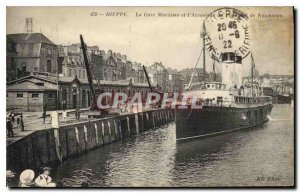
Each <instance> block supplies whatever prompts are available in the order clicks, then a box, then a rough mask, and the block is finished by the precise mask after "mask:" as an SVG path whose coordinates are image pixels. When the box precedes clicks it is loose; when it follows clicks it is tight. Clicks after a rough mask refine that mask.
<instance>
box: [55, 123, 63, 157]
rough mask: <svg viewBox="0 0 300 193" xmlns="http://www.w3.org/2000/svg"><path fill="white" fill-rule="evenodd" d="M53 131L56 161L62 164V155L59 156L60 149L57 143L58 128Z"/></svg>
mask: <svg viewBox="0 0 300 193" xmlns="http://www.w3.org/2000/svg"><path fill="white" fill-rule="evenodd" d="M53 131H54V140H55V150H56V155H57V157H58V160H59V161H60V162H62V155H61V147H60V141H59V131H58V128H55V129H54V130H53Z"/></svg>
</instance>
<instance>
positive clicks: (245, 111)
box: [175, 105, 273, 141]
mask: <svg viewBox="0 0 300 193" xmlns="http://www.w3.org/2000/svg"><path fill="white" fill-rule="evenodd" d="M272 107H273V106H272V105H265V106H257V107H248V108H234V107H219V106H203V108H202V109H192V110H190V109H176V110H175V122H176V140H177V141H182V140H187V139H192V138H199V137H206V136H211V135H218V134H222V133H227V132H231V131H235V130H239V129H246V128H252V127H255V126H258V125H261V124H263V123H265V122H267V121H268V115H269V114H270V113H271V110H272Z"/></svg>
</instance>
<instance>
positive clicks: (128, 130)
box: [126, 117, 130, 136]
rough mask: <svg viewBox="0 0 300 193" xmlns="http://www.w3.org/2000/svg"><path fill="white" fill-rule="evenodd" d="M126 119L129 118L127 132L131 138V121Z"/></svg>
mask: <svg viewBox="0 0 300 193" xmlns="http://www.w3.org/2000/svg"><path fill="white" fill-rule="evenodd" d="M126 118H127V130H128V133H129V136H130V120H129V117H126Z"/></svg>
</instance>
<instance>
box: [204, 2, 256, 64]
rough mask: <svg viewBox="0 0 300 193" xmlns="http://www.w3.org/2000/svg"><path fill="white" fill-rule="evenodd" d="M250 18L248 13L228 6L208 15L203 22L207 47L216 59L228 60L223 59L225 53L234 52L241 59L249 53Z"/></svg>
mask: <svg viewBox="0 0 300 193" xmlns="http://www.w3.org/2000/svg"><path fill="white" fill-rule="evenodd" d="M248 19H249V18H248V16H247V14H245V13H243V12H242V11H240V10H238V9H235V8H228V7H225V8H220V9H217V10H215V11H213V12H212V13H210V14H209V15H208V16H207V17H206V19H205V20H204V23H203V25H204V30H205V47H206V49H207V50H208V52H209V54H210V56H211V57H212V58H213V59H214V60H217V61H218V62H220V61H223V62H226V59H225V60H224V58H223V59H222V57H223V53H230V52H231V53H234V54H235V56H239V57H238V58H240V59H241V60H242V59H244V58H245V57H247V56H248V55H249V53H250V31H249V24H248ZM230 62H232V60H230ZM230 62H229V61H228V63H230Z"/></svg>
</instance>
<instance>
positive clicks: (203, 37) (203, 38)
mask: <svg viewBox="0 0 300 193" xmlns="http://www.w3.org/2000/svg"><path fill="white" fill-rule="evenodd" d="M206 35H207V33H206V28H205V23H204V21H203V28H202V33H201V37H202V40H203V74H204V77H203V81H204V84H205V79H206V78H205V72H206V70H205V36H206Z"/></svg>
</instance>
